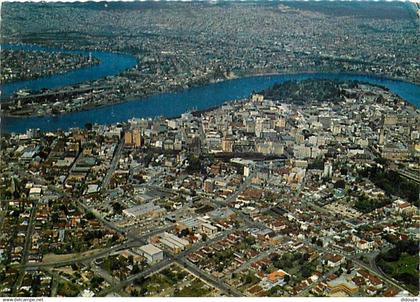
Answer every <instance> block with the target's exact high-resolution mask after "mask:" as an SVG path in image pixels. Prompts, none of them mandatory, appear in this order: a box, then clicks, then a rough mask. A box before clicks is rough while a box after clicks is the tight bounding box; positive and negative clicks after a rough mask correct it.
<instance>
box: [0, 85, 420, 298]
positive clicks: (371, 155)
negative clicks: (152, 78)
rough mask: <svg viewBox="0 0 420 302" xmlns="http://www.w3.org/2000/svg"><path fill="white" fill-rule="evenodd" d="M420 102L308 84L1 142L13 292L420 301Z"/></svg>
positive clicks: (9, 289)
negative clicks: (176, 113)
mask: <svg viewBox="0 0 420 302" xmlns="http://www.w3.org/2000/svg"><path fill="white" fill-rule="evenodd" d="M419 120H420V115H419V110H418V109H416V108H415V107H414V106H412V105H409V104H407V103H406V102H404V101H403V100H401V99H400V98H399V97H397V96H395V95H393V94H392V93H390V92H389V91H387V90H384V89H383V88H380V87H376V86H370V85H367V84H363V83H357V82H338V81H327V80H307V81H302V82H287V83H284V84H279V85H274V86H273V87H271V88H270V89H267V90H265V91H262V92H259V93H254V94H252V95H251V96H250V97H249V98H247V99H244V100H237V101H235V102H230V103H226V104H224V105H223V106H221V107H218V108H214V109H211V110H208V111H202V112H197V111H196V112H189V113H185V114H183V115H182V116H180V117H178V118H174V119H166V118H155V119H132V120H129V121H128V122H126V123H121V124H114V125H108V126H105V125H96V124H94V125H92V124H86V126H85V128H84V129H70V130H67V131H55V132H40V131H37V130H34V129H30V130H28V131H27V132H26V133H24V134H11V135H3V136H2V138H1V154H0V155H1V158H2V162H1V171H2V179H1V184H2V186H1V200H2V203H1V215H0V228H1V232H0V234H1V235H0V236H1V237H0V260H1V262H0V263H1V264H0V295H2V296H83V297H93V296H112V297H120V296H257V297H260V296H270V297H278V296H317V297H318V296H386V297H395V296H417V295H418V291H419V288H418V273H419V272H418V268H419V259H418V252H419V251H418V235H419V234H418V223H419V219H420V216H419V215H418V206H419V195H418V191H419V183H420V179H419V173H418V171H419V161H418V158H419V157H418V156H419V147H420V144H419V142H420V141H419V137H420V135H419V134H420V129H419V125H420V122H419Z"/></svg>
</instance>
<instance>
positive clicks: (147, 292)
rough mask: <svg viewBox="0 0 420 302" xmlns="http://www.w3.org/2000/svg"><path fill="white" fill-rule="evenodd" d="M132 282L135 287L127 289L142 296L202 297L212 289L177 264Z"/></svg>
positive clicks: (209, 293) (131, 293) (133, 294)
mask: <svg viewBox="0 0 420 302" xmlns="http://www.w3.org/2000/svg"><path fill="white" fill-rule="evenodd" d="M134 284H135V288H134V289H130V290H129V293H130V295H132V296H142V297H143V296H152V297H153V296H167V295H169V296H172V297H203V296H211V294H212V291H213V288H211V287H209V286H207V285H206V284H205V283H204V282H203V281H202V280H200V279H197V278H196V277H195V276H193V275H191V274H189V273H188V272H187V271H185V270H183V269H182V268H180V267H178V266H171V267H170V268H167V269H165V270H163V271H162V272H160V273H157V274H154V275H152V276H150V277H149V278H146V279H141V280H136V281H135V282H134Z"/></svg>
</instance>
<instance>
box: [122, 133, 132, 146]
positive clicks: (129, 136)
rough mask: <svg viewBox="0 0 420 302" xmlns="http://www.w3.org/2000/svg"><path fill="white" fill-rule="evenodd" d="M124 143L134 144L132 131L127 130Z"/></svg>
mask: <svg viewBox="0 0 420 302" xmlns="http://www.w3.org/2000/svg"><path fill="white" fill-rule="evenodd" d="M124 144H125V145H128V146H131V145H132V144H133V135H132V133H131V131H126V132H125V133H124Z"/></svg>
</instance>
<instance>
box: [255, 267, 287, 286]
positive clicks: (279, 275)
mask: <svg viewBox="0 0 420 302" xmlns="http://www.w3.org/2000/svg"><path fill="white" fill-rule="evenodd" d="M287 275H289V274H288V273H286V272H285V271H284V270H281V269H280V270H278V271H276V272H272V273H270V274H268V275H267V276H266V277H264V278H263V279H262V280H261V282H260V286H261V287H262V288H263V289H264V290H270V289H271V288H273V287H274V286H277V285H280V286H283V285H285V284H286V281H285V278H286V276H287Z"/></svg>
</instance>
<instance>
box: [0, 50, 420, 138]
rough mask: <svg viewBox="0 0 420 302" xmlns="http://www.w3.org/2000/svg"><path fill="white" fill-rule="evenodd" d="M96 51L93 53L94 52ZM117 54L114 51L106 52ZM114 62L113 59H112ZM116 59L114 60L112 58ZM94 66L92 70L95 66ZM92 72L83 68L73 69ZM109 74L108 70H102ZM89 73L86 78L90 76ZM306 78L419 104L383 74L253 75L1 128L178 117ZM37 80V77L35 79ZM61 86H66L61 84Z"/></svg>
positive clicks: (415, 90)
mask: <svg viewBox="0 0 420 302" xmlns="http://www.w3.org/2000/svg"><path fill="white" fill-rule="evenodd" d="M92 54H93V53H92ZM104 54H108V55H111V56H113V55H118V56H120V54H114V53H104ZM111 61H112V60H111ZM113 62H115V61H113ZM112 66H113V67H114V68H115V69H113V71H114V72H115V70H117V69H118V70H120V71H119V72H121V71H122V69H123V68H119V67H118V66H114V65H112ZM94 68H95V66H94V67H92V69H94ZM79 71H81V72H87V73H88V74H89V73H90V72H91V71H90V70H86V68H83V69H81V70H78V71H72V72H69V73H73V72H79ZM103 72H104V73H103V74H105V73H107V75H110V73H109V72H107V71H106V70H105V71H103ZM62 76H65V75H57V76H50V77H46V78H48V79H46V78H45V79H43V81H48V80H49V81H53V83H54V84H56V83H57V82H59V80H57V79H56V78H57V77H58V78H61V77H62ZM87 77H88V76H86V77H85V78H87ZM305 79H330V80H334V79H335V80H355V81H362V82H366V83H370V84H374V85H380V86H383V87H386V88H388V89H389V90H390V91H392V92H393V93H395V94H397V95H399V96H400V97H402V98H403V99H404V100H406V101H408V102H410V103H411V104H414V105H415V106H417V107H419V106H420V85H416V84H413V83H409V82H404V81H399V80H393V79H387V78H384V77H380V76H371V75H355V74H346V73H296V74H278V75H262V76H251V77H245V78H240V79H235V80H227V81H223V82H219V83H212V84H207V85H203V86H200V87H194V88H191V89H188V90H183V91H178V92H171V93H162V94H158V95H153V96H149V97H142V98H139V99H135V100H132V101H129V102H125V103H120V104H115V105H109V106H105V107H100V108H94V109H91V110H87V111H80V112H71V113H68V114H63V115H59V116H53V117H51V116H47V117H27V118H26V117H25V118H13V117H2V123H1V128H2V130H3V131H7V132H24V131H25V130H26V129H29V128H40V129H41V130H56V129H68V128H72V127H84V125H85V124H86V123H89V122H90V123H98V124H110V123H116V122H122V121H126V120H128V119H130V118H132V117H156V116H166V117H175V116H178V115H180V114H182V113H184V112H186V111H189V110H192V109H197V110H202V109H207V108H211V107H214V106H218V105H221V104H223V103H225V102H226V101H229V100H236V99H241V98H245V97H247V96H249V95H250V94H251V93H252V91H259V90H263V89H266V88H268V87H270V86H272V85H273V84H275V83H280V82H285V81H288V80H305ZM35 81H36V80H35ZM59 86H63V85H62V83H61V85H59Z"/></svg>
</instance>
